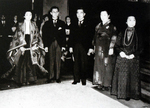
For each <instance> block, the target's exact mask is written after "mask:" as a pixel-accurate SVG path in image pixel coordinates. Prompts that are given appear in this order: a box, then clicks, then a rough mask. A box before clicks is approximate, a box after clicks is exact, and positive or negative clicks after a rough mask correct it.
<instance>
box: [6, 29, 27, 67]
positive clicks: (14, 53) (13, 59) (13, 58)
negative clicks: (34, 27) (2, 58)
mask: <svg viewBox="0 0 150 108" xmlns="http://www.w3.org/2000/svg"><path fill="white" fill-rule="evenodd" d="M24 45H26V42H25V40H24V39H23V32H22V31H21V30H20V28H19V27H18V28H17V31H16V33H15V35H14V36H13V38H12V41H11V43H10V47H9V50H8V51H7V58H8V60H9V62H10V63H11V65H17V63H18V60H19V58H20V56H21V50H20V47H23V46H24Z"/></svg>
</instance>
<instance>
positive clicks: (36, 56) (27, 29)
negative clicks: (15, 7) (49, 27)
mask: <svg viewBox="0 0 150 108" xmlns="http://www.w3.org/2000/svg"><path fill="white" fill-rule="evenodd" d="M24 18H25V19H24V22H23V23H19V25H18V28H17V30H16V33H15V35H14V36H13V39H12V42H11V43H10V48H9V50H8V59H9V61H10V63H11V64H12V68H11V69H10V70H9V71H8V72H6V73H5V74H4V75H3V76H2V78H6V77H8V76H12V80H14V81H15V82H16V83H17V84H19V85H26V84H34V83H35V81H36V80H37V73H36V72H37V71H38V69H40V70H41V71H43V72H47V71H46V70H45V69H44V68H43V65H44V56H45V51H44V48H43V42H42V39H41V36H40V34H39V31H38V27H37V26H36V24H35V23H34V22H32V21H31V18H32V13H31V12H30V11H26V12H25V16H24Z"/></svg>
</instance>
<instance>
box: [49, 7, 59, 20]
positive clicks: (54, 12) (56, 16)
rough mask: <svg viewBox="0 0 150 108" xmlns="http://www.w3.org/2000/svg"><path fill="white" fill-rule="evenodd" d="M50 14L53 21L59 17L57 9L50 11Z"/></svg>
mask: <svg viewBox="0 0 150 108" xmlns="http://www.w3.org/2000/svg"><path fill="white" fill-rule="evenodd" d="M50 14H51V15H52V17H53V18H54V19H57V18H58V16H59V11H58V9H55V8H54V9H52V11H51V12H50Z"/></svg>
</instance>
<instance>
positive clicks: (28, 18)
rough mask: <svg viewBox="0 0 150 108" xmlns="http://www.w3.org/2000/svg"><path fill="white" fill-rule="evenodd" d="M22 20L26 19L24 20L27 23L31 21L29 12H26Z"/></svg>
mask: <svg viewBox="0 0 150 108" xmlns="http://www.w3.org/2000/svg"><path fill="white" fill-rule="evenodd" d="M24 18H25V19H26V20H28V21H30V20H31V18H32V13H31V12H29V11H28V12H26V13H25V16H24Z"/></svg>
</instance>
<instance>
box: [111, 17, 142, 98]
mask: <svg viewBox="0 0 150 108" xmlns="http://www.w3.org/2000/svg"><path fill="white" fill-rule="evenodd" d="M126 23H127V26H128V27H127V28H126V29H125V31H124V32H123V34H120V35H119V36H118V38H117V42H116V45H115V47H116V51H117V53H118V56H117V61H116V66H115V72H114V76H113V81H112V90H111V94H112V95H116V96H117V98H119V99H120V98H121V99H126V100H130V98H133V99H139V97H140V81H139V47H138V46H139V44H138V37H137V33H136V30H135V25H136V19H135V17H134V16H129V17H128V18H127V22H126Z"/></svg>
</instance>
